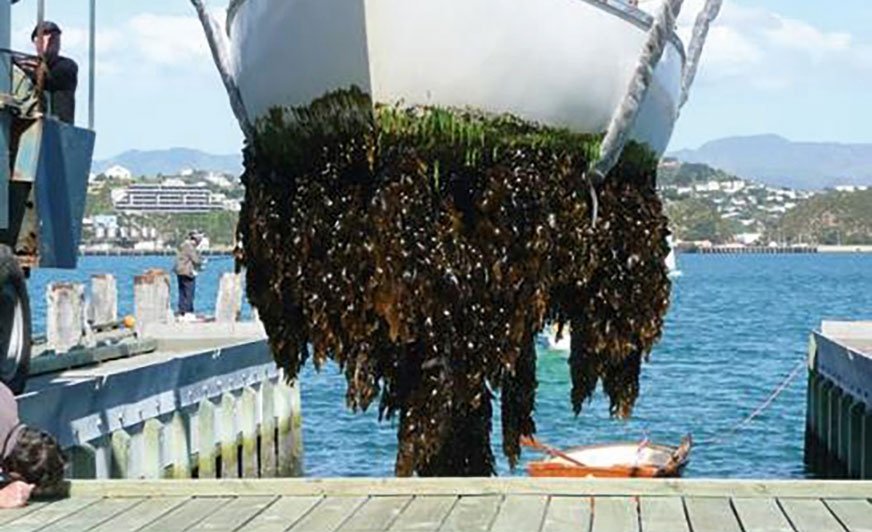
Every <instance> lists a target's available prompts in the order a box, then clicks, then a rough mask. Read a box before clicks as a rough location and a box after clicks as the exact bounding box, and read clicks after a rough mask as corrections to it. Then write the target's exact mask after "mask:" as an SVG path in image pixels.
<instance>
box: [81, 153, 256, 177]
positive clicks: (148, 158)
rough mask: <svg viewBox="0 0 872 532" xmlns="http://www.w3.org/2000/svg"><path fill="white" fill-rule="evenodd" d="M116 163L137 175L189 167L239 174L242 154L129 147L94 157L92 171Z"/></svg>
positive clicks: (164, 173)
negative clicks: (123, 150) (130, 148)
mask: <svg viewBox="0 0 872 532" xmlns="http://www.w3.org/2000/svg"><path fill="white" fill-rule="evenodd" d="M116 165H117V166H123V167H124V168H127V169H128V170H130V172H131V173H132V174H133V175H134V176H148V177H153V176H156V175H165V176H168V175H176V174H178V173H179V172H181V171H183V170H187V169H193V170H202V171H211V172H221V173H227V174H232V175H240V174H241V173H242V155H241V154H233V155H213V154H210V153H206V152H202V151H199V150H192V149H188V148H171V149H168V150H152V151H141V150H130V151H126V152H124V153H122V154H120V155H118V156H116V157H112V158H111V159H105V160H102V161H95V162H94V164H93V165H92V166H91V171H92V172H94V173H95V174H100V173H102V172H104V171H106V170H107V169H108V168H111V167H113V166H116Z"/></svg>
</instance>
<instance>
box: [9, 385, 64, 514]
mask: <svg viewBox="0 0 872 532" xmlns="http://www.w3.org/2000/svg"><path fill="white" fill-rule="evenodd" d="M0 445H2V449H0V460H2V461H0V486H2V487H0V509H6V508H19V507H21V506H24V505H25V504H27V501H28V499H30V494H31V493H32V492H33V491H34V490H35V489H36V490H39V491H50V490H52V489H54V488H56V487H58V486H59V485H60V484H61V482H62V481H63V479H64V463H65V462H66V457H65V456H64V453H63V451H61V447H60V445H59V444H58V442H57V440H56V439H55V438H54V436H52V435H50V434H48V433H47V432H43V431H41V430H37V429H35V428H32V427H28V426H27V425H25V424H23V423H21V421H20V420H19V419H18V402H17V401H16V400H15V396H14V395H13V394H12V390H10V389H9V388H8V387H7V386H6V385H5V384H3V383H0Z"/></svg>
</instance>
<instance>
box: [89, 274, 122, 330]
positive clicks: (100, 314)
mask: <svg viewBox="0 0 872 532" xmlns="http://www.w3.org/2000/svg"><path fill="white" fill-rule="evenodd" d="M89 311H90V315H89V318H90V319H91V321H92V322H93V323H94V325H97V326H100V325H106V324H109V323H114V322H116V321H118V285H117V282H116V281H115V276H114V275H112V274H108V273H103V274H97V275H92V276H91V305H90V307H89Z"/></svg>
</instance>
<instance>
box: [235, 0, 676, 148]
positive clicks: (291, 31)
mask: <svg viewBox="0 0 872 532" xmlns="http://www.w3.org/2000/svg"><path fill="white" fill-rule="evenodd" d="M618 6H619V4H618V3H617V2H602V1H595V0H236V1H235V2H234V4H233V5H232V7H231V10H230V17H229V21H228V23H229V26H228V32H229V35H230V39H231V50H232V53H231V55H232V61H233V68H234V75H235V77H236V79H237V83H238V85H239V87H240V91H241V94H242V99H243V102H244V104H245V106H246V109H247V111H248V113H249V115H251V116H253V117H261V116H264V115H265V114H266V113H267V112H268V111H269V110H270V109H271V108H273V107H276V106H301V105H307V104H309V103H310V102H311V101H312V100H314V99H316V98H319V97H321V96H323V95H325V94H327V93H329V92H331V91H335V90H339V89H347V88H349V87H351V86H357V87H359V88H361V89H362V90H364V91H365V92H367V93H368V94H370V95H371V96H372V99H373V101H374V102H375V103H379V104H389V105H395V104H401V105H409V106H415V105H428V106H439V107H455V108H473V109H477V110H480V111H484V112H489V113H497V114H501V113H510V114H513V115H515V116H518V117H520V118H522V119H524V120H528V121H531V122H535V123H539V124H544V125H548V126H552V127H566V128H569V129H571V130H573V131H576V132H580V133H602V132H604V131H605V130H606V128H607V126H608V122H609V119H610V117H611V114H612V112H613V111H614V109H615V108H616V107H617V106H618V104H619V102H620V100H621V98H622V97H623V95H624V93H625V92H626V90H627V87H628V85H629V81H630V79H631V76H632V74H633V70H634V68H635V65H636V61H637V59H638V57H639V54H640V52H641V50H642V48H643V44H644V42H645V39H646V24H645V23H644V21H645V20H646V19H647V17H648V16H647V15H644V14H643V13H642V12H641V11H638V10H635V9H632V8H628V7H618ZM621 10H623V11H621ZM683 63H684V56H683V50H682V48H681V45H680V41H678V40H677V38H674V39H672V40H671V42H670V44H669V45H668V46H667V48H666V52H665V53H664V55H663V59H662V60H661V62H660V64H659V65H658V67H657V69H656V71H655V76H654V82H653V85H652V87H651V89H650V90H649V93H648V96H647V98H646V100H645V102H644V103H643V105H642V109H641V112H640V115H639V118H638V121H637V124H636V127H635V130H634V132H633V137H634V138H635V139H636V140H638V141H641V142H644V143H647V144H648V145H649V146H650V147H651V148H652V149H653V150H654V151H656V152H657V153H662V152H663V151H664V150H665V149H666V146H667V144H668V142H669V138H670V136H671V134H672V127H673V123H674V118H675V116H676V110H677V100H678V96H679V92H680V77H681V70H682V68H683Z"/></svg>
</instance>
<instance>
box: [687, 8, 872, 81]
mask: <svg viewBox="0 0 872 532" xmlns="http://www.w3.org/2000/svg"><path fill="white" fill-rule="evenodd" d="M703 4H704V0H687V1H686V2H685V3H684V9H683V11H682V15H681V17H680V19H679V28H678V32H679V34H680V35H681V36H682V37H683V38H684V39H685V42H688V41H689V38H690V35H691V32H692V29H693V23H694V19H695V17H696V15H697V14H698V13H699V12H700V10H701V9H702V7H703ZM870 47H872V43H866V44H864V43H858V40H857V38H856V37H855V36H853V35H852V34H850V33H848V32H841V31H835V32H834V31H825V30H823V29H821V28H819V27H817V26H815V25H814V24H812V23H809V22H806V21H803V20H799V19H795V18H791V17H787V16H784V15H781V14H779V13H777V12H775V11H771V10H768V9H765V8H762V7H757V6H752V5H747V4H744V3H740V2H737V1H735V0H733V1H725V2H724V5H723V9H722V11H721V15H720V17H719V19H718V20H717V21H716V22H715V24H714V25H713V26H712V28H711V32H710V33H709V38H708V41H707V43H706V49H705V52H704V55H703V59H702V65H701V70H700V83H703V84H705V83H719V82H723V81H728V80H733V81H740V82H743V84H745V85H746V86H752V87H755V88H757V89H759V90H765V91H778V90H784V89H786V88H789V87H790V86H792V85H795V84H796V83H798V82H799V81H801V80H802V79H804V78H806V77H807V76H808V72H809V71H810V69H812V68H818V67H820V66H821V65H822V64H823V65H830V64H831V65H832V66H837V65H838V66H839V67H840V68H843V69H847V71H851V70H857V69H863V68H866V65H869V64H870V63H872V60H869V59H868V55H867V54H868V51H869V49H870ZM864 50H865V51H864Z"/></svg>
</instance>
